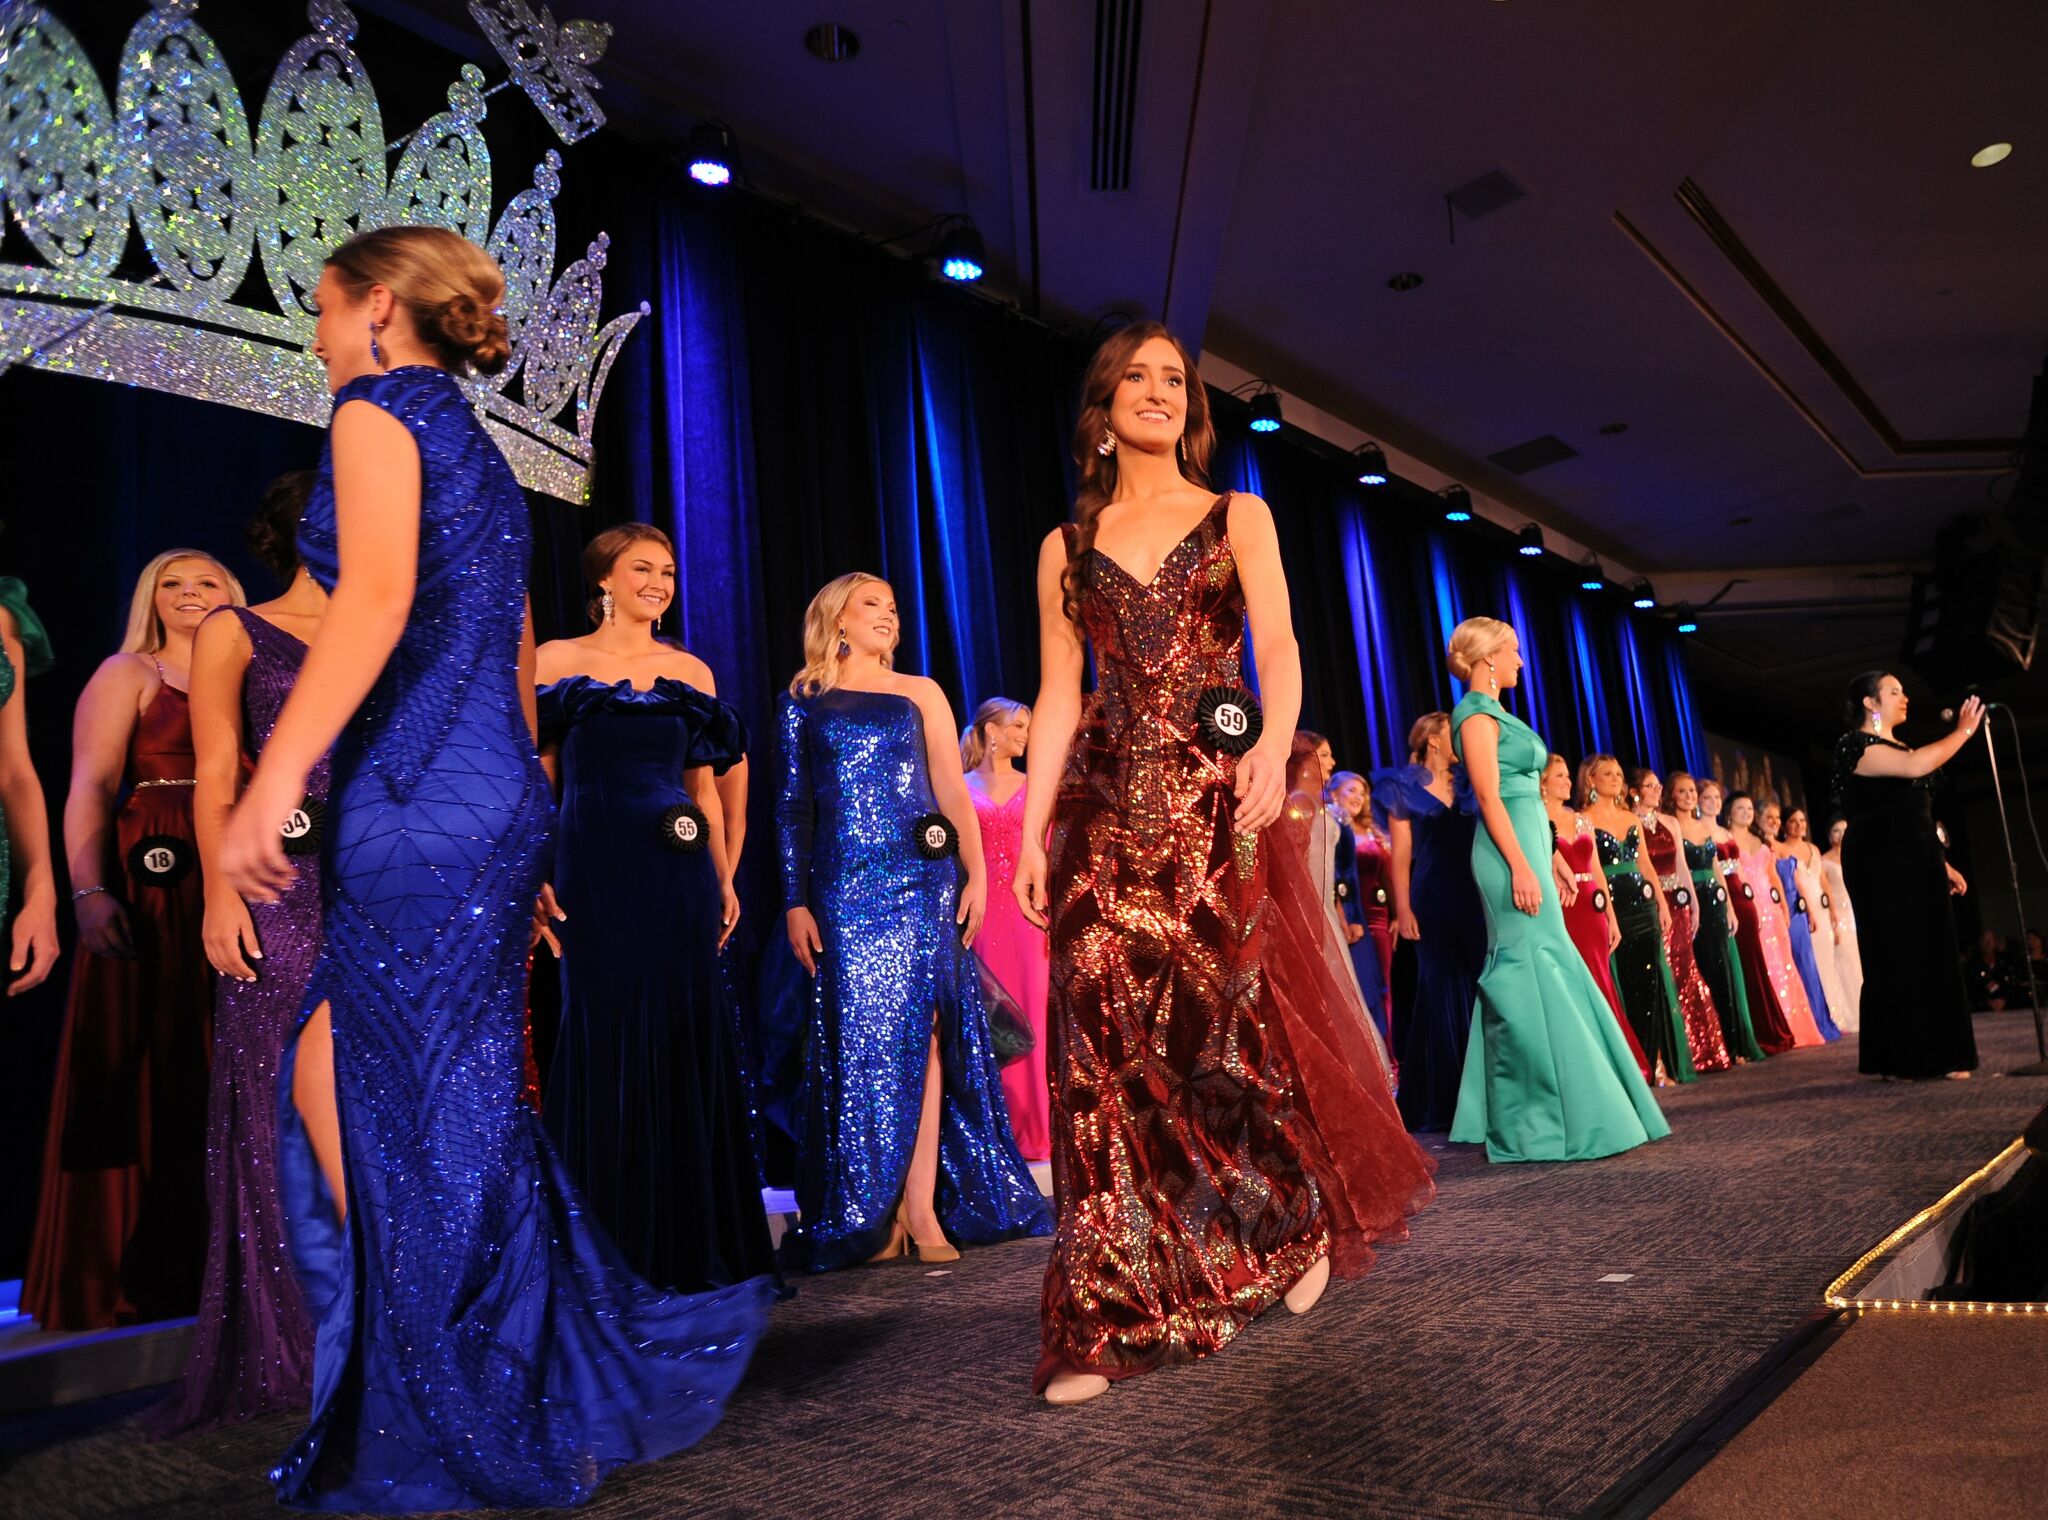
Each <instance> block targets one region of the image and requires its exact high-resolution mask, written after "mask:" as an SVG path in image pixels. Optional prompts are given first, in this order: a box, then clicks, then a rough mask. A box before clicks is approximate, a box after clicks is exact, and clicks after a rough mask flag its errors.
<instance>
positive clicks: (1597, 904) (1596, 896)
mask: <svg viewBox="0 0 2048 1520" xmlns="http://www.w3.org/2000/svg"><path fill="white" fill-rule="evenodd" d="M1593 911H1594V912H1595V913H1605V912H1606V911H1607V894H1606V893H1605V892H1603V891H1601V890H1600V889H1599V888H1598V887H1595V888H1594V889H1593Z"/></svg>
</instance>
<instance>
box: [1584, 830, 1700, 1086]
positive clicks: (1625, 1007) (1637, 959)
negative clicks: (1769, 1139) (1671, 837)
mask: <svg viewBox="0 0 2048 1520" xmlns="http://www.w3.org/2000/svg"><path fill="white" fill-rule="evenodd" d="M1593 837H1594V838H1595V839H1596V840H1597V841H1599V845H1600V864H1601V866H1602V868H1603V869H1604V870H1605V871H1606V873H1607V895H1608V896H1609V898H1611V899H1612V900H1613V903H1614V919H1615V922H1616V923H1618V924H1619V925H1620V926H1621V943H1620V944H1618V945H1616V946H1615V947H1614V956H1613V964H1614V987H1615V990H1616V991H1617V992H1619V993H1620V994H1621V1007H1622V1011H1623V1012H1624V1013H1626V1014H1627V1015H1628V1021H1629V1024H1630V1025H1631V1026H1632V1027H1633V1028H1634V1030H1635V1035H1636V1043H1637V1044H1638V1045H1639V1046H1641V1047H1642V1051H1643V1054H1644V1056H1645V1057H1647V1058H1648V1060H1649V1062H1650V1069H1651V1072H1652V1073H1653V1074H1654V1073H1655V1072H1656V1071H1658V1070H1659V1069H1660V1068H1661V1069H1662V1071H1663V1074H1664V1075H1665V1076H1667V1077H1669V1078H1672V1079H1673V1080H1675V1081H1679V1082H1690V1081H1692V1080H1693V1077H1694V1072H1693V1069H1692V1051H1691V1048H1690V1047H1689V1046H1688V1045H1687V1044H1686V1038H1685V1016H1684V1014H1682V1013H1681V1012H1680V1011H1679V1006H1678V988H1677V986H1676V984H1674V982H1673V981H1672V978H1671V963H1670V962H1669V961H1668V960H1666V959H1665V956H1664V929H1663V925H1662V924H1661V922H1660V921H1659V920H1658V917H1657V899H1656V895H1655V894H1656V888H1654V887H1653V886H1651V885H1650V883H1649V882H1648V881H1647V880H1645V879H1644V874H1643V873H1644V871H1645V870H1646V869H1651V870H1654V869H1655V868H1654V867H1650V866H1648V864H1647V862H1643V861H1641V860H1640V859H1639V857H1640V855H1641V853H1642V842H1643V831H1642V829H1641V828H1640V827H1638V826H1635V825H1631V826H1630V827H1629V831H1628V833H1627V834H1626V835H1624V836H1623V837H1622V838H1619V839H1617V838H1615V837H1614V835H1612V834H1610V833H1608V832H1607V830H1605V829H1602V828H1595V829H1594V830H1593Z"/></svg>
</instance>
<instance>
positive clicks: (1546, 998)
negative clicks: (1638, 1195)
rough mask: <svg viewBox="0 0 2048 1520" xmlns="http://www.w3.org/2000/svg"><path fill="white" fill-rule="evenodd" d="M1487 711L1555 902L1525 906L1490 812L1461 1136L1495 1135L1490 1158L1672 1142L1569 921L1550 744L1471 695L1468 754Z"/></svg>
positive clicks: (1591, 1152)
mask: <svg viewBox="0 0 2048 1520" xmlns="http://www.w3.org/2000/svg"><path fill="white" fill-rule="evenodd" d="M1475 714H1476V715H1479V716H1482V717H1488V718H1491V719H1493V720H1494V722H1495V723H1496V724H1498V725H1499V727H1500V796H1501V801H1502V802H1503V803H1505V804H1506V805H1507V810H1508V818H1509V819H1510V821H1511V822H1512V823H1513V824H1514V829H1515V837H1516V839H1517V840H1519V841H1520V842H1521V846H1522V854H1523V856H1524V857H1525V858H1526V859H1527V860H1528V862H1529V867H1530V869H1531V870H1533V871H1534V872H1535V873H1536V879H1537V880H1538V881H1539V882H1541V883H1542V884H1543V906H1542V908H1541V909H1539V910H1538V912H1537V913H1536V914H1535V916H1534V917H1531V916H1530V915H1529V914H1527V913H1524V912H1522V911H1521V910H1520V909H1519V908H1517V907H1516V906H1515V902H1514V885H1513V876H1512V873H1511V872H1510V870H1509V868H1508V863H1507V860H1506V859H1505V858H1504V857H1503V856H1502V855H1501V852H1500V849H1499V847H1498V846H1496V845H1495V844H1494V842H1493V836H1492V835H1491V834H1490V833H1488V832H1487V829H1486V825H1485V823H1484V821H1483V818H1482V821H1481V824H1480V827H1479V829H1478V831H1477V832H1476V833H1475V834H1474V835H1473V839H1472V875H1473V877H1474V878H1475V879H1476V880H1477V882H1478V884H1479V896H1480V900H1481V901H1482V902H1483V903H1484V904H1485V907H1486V966H1485V969H1484V970H1483V971H1481V972H1480V974H1479V1003H1478V1007H1477V1009H1476V1010H1475V1013H1474V1017H1473V1020H1472V1042H1471V1044H1470V1045H1469V1046H1468V1047H1467V1048H1466V1052H1465V1072H1464V1079H1463V1081H1462V1082H1461V1083H1460V1085H1459V1088H1458V1112H1457V1117H1456V1118H1455V1119H1454V1120H1453V1121H1452V1123H1451V1139H1452V1140H1453V1141H1458V1142H1463V1143H1466V1144H1473V1145H1477V1144H1481V1143H1484V1144H1485V1146H1486V1157H1487V1159H1488V1160H1489V1161H1590V1160H1592V1159H1593V1158H1594V1157H1596V1156H1611V1155H1614V1154H1615V1153H1616V1152H1617V1151H1625V1150H1629V1149H1631V1148H1632V1147H1634V1146H1638V1145H1641V1144H1642V1143H1643V1142H1644V1141H1646V1140H1657V1139H1662V1138H1663V1137H1664V1136H1665V1135H1668V1134H1670V1133H1671V1126H1670V1125H1669V1124H1667V1123H1665V1121H1664V1115H1663V1114H1662V1113H1661V1112H1660V1111H1659V1110H1658V1108H1657V1100H1656V1099H1655V1098H1654V1097H1653V1096H1651V1093H1650V1087H1649V1084H1648V1083H1647V1082H1645V1081H1644V1080H1643V1075H1642V1072H1641V1071H1639V1070H1638V1069H1637V1067H1636V1062H1635V1057H1634V1056H1632V1055H1630V1054H1629V1049H1628V1043H1627V1041H1626V1040H1625V1039H1624V1038H1623V1036H1622V1033H1621V1026H1620V1025H1619V1024H1617V1023H1616V1022H1615V1020H1614V1014H1613V1012H1612V1011H1611V1010H1610V1009H1609V1007H1608V1005H1607V999H1606V997H1605V995H1603V994H1602V993H1601V991H1600V987H1599V984H1598V983H1597V982H1595V981H1594V980H1593V974H1592V973H1591V972H1590V971H1588V970H1587V969H1586V963H1585V961H1584V960H1583V959H1581V958H1580V955H1579V952H1578V949H1577V947H1576V946H1575V945H1573V943H1572V938H1571V932H1570V931H1569V930H1568V929H1566V928H1565V923H1564V908H1563V906H1562V905H1561V904H1560V903H1559V902H1558V899H1557V883H1556V882H1555V881H1554V880H1553V879H1552V877H1551V871H1550V853H1551V844H1550V818H1549V815H1548V814H1546V813H1545V812H1544V811H1543V798H1542V795H1541V792H1540V790H1539V787H1538V780H1539V778H1540V777H1541V776H1542V774H1543V767H1544V764H1545V763H1546V762H1547V761H1548V760H1549V758H1550V749H1549V746H1547V745H1546V744H1544V742H1543V741H1542V740H1541V739H1540V738H1538V737H1537V735H1536V732H1535V730H1533V729H1531V728H1530V727H1529V725H1528V724H1526V723H1524V722H1523V721H1522V720H1521V719H1520V718H1517V717H1516V716H1515V715H1514V714H1513V713H1511V712H1509V711H1507V710H1506V709H1505V708H1503V707H1502V706H1501V705H1500V703H1499V702H1497V701H1495V700H1494V699H1493V698H1492V697H1488V696H1484V695H1482V694H1480V693H1479V692H1476V691H1475V692H1467V693H1466V695H1465V697H1464V699H1463V700H1462V701H1460V702H1459V703H1458V705H1457V707H1456V708H1455V709H1454V710H1453V711H1452V713H1451V746H1452V748H1453V750H1455V751H1456V753H1457V755H1458V758H1459V759H1460V760H1463V759H1464V758H1465V754H1464V742H1463V735H1462V730H1463V726H1464V722H1465V720H1466V719H1467V718H1470V717H1472V716H1474V715H1475Z"/></svg>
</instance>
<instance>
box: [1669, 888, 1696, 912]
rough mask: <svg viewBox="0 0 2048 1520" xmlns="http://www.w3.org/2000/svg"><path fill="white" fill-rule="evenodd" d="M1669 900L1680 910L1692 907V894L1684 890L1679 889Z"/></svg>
mask: <svg viewBox="0 0 2048 1520" xmlns="http://www.w3.org/2000/svg"><path fill="white" fill-rule="evenodd" d="M1671 900H1672V901H1673V902H1675V903H1677V904H1678V906H1679V907H1681V908H1690V907H1691V906H1692V893H1691V892H1690V891H1688V890H1687V889H1686V888H1684V887H1680V888H1679V889H1678V890H1677V891H1675V892H1673V893H1672V894H1671Z"/></svg>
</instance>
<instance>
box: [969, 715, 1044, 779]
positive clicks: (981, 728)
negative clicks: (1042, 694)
mask: <svg viewBox="0 0 2048 1520" xmlns="http://www.w3.org/2000/svg"><path fill="white" fill-rule="evenodd" d="M1019 714H1022V715H1023V716H1024V717H1027V718H1028V717H1030V716H1031V708H1030V707H1029V706H1028V705H1027V704H1025V703H1023V702H1018V701H1015V700H1013V699H1012V698H1009V697H990V698H989V699H988V700H987V701H986V702H984V703H982V704H981V706H979V707H977V708H975V709H974V721H973V722H972V723H970V724H968V725H967V726H966V727H965V728H963V729H961V730H960V768H961V769H962V770H964V771H971V770H973V769H974V768H975V767H976V766H977V765H980V764H981V761H982V757H983V756H984V755H986V754H987V753H988V726H989V724H991V723H1009V722H1012V721H1013V720H1015V719H1016V718H1017V716H1018V715H1019Z"/></svg>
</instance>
